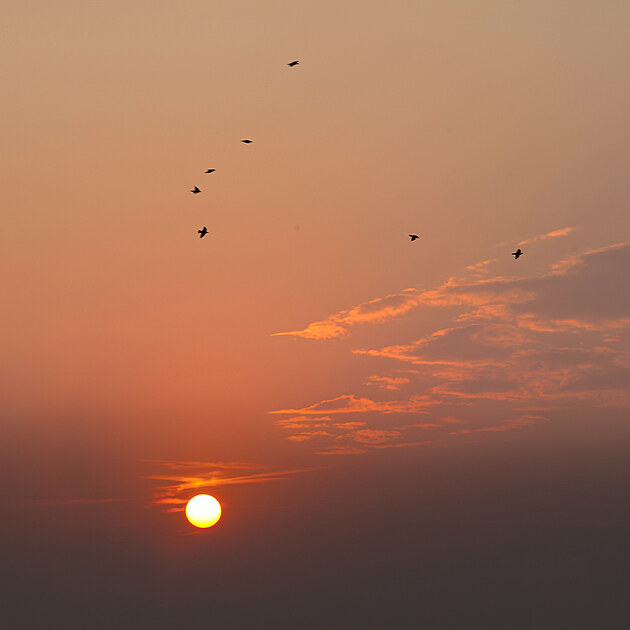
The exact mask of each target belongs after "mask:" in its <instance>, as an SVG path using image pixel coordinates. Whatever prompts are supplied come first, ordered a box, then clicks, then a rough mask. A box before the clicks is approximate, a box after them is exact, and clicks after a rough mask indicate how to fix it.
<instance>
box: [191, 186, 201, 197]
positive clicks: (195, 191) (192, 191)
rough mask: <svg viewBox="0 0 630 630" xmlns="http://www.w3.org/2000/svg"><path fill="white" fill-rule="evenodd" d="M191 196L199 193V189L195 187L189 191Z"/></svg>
mask: <svg viewBox="0 0 630 630" xmlns="http://www.w3.org/2000/svg"><path fill="white" fill-rule="evenodd" d="M190 192H191V193H192V194H193V195H196V194H197V193H200V192H201V190H200V189H199V188H197V186H195V187H194V188H193V189H192V190H191V191H190Z"/></svg>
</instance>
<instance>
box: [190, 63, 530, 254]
mask: <svg viewBox="0 0 630 630" xmlns="http://www.w3.org/2000/svg"><path fill="white" fill-rule="evenodd" d="M299 63H300V62H299V61H297V60H296V61H290V62H289V63H288V64H287V66H289V68H293V67H295V66H297V65H298V64H299ZM241 142H242V143H243V144H251V143H252V142H253V140H250V139H249V138H245V139H244V140H241ZM216 170H217V169H216V168H209V169H208V170H207V171H206V172H205V173H206V174H209V173H214V172H215V171H216ZM190 192H191V193H192V194H193V195H198V194H199V193H200V192H201V189H200V188H199V187H198V186H195V187H194V188H193V189H192V190H191V191H190ZM197 233H198V234H199V238H203V237H204V236H205V235H206V234H208V228H207V227H206V226H205V225H204V226H203V228H202V229H201V230H197ZM409 238H410V239H411V242H412V243H413V242H414V241H415V240H417V239H419V238H420V237H419V236H418V235H417V234H410V235H409ZM522 255H523V251H522V250H521V248H520V247H519V248H518V249H517V250H516V251H515V252H512V256H514V260H518V258H519V256H522Z"/></svg>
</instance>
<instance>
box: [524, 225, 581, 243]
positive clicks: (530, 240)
mask: <svg viewBox="0 0 630 630" xmlns="http://www.w3.org/2000/svg"><path fill="white" fill-rule="evenodd" d="M574 229H575V228H572V227H565V228H562V229H561V230H554V231H553V232H547V234H541V235H540V236H534V237H533V238H528V239H525V240H524V241H521V242H520V243H518V245H529V244H530V243H535V242H536V241H545V240H547V239H549V238H558V237H560V236H566V235H567V234H570V233H571V232H573V230H574Z"/></svg>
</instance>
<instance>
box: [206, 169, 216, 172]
mask: <svg viewBox="0 0 630 630" xmlns="http://www.w3.org/2000/svg"><path fill="white" fill-rule="evenodd" d="M216 170H217V169H216V168H209V169H208V170H207V171H206V173H214V171H216Z"/></svg>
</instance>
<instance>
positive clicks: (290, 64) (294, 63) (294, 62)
mask: <svg viewBox="0 0 630 630" xmlns="http://www.w3.org/2000/svg"><path fill="white" fill-rule="evenodd" d="M298 63H300V62H299V61H292V62H291V63H288V64H287V66H289V68H293V66H297V65H298Z"/></svg>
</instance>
